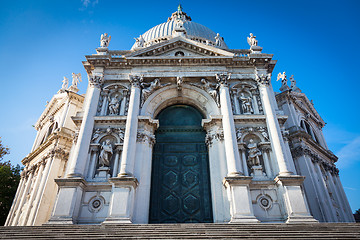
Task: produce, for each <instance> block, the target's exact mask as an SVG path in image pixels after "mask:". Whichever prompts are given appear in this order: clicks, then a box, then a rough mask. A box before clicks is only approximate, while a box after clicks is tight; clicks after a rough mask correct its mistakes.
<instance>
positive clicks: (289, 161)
mask: <svg viewBox="0 0 360 240" xmlns="http://www.w3.org/2000/svg"><path fill="white" fill-rule="evenodd" d="M110 40H111V37H110V36H109V35H108V34H106V33H105V34H103V35H102V36H101V41H100V47H99V48H97V49H96V54H92V55H88V56H86V61H84V62H83V65H84V67H85V69H86V72H87V75H88V76H87V77H88V88H87V91H86V94H84V95H80V94H78V93H77V92H78V91H79V90H78V88H77V85H78V83H79V81H80V80H81V75H80V74H73V79H72V84H71V86H70V87H69V80H68V79H67V78H64V80H63V85H62V87H61V89H60V90H59V91H58V93H57V94H55V95H54V97H53V98H52V99H51V101H50V102H49V103H48V105H47V106H46V108H45V110H44V112H43V113H42V115H41V116H40V118H39V120H38V121H37V123H36V125H35V128H36V130H37V136H36V139H35V141H34V145H33V147H32V150H31V152H30V154H29V155H28V156H26V157H25V158H24V159H23V160H22V163H23V164H24V165H25V168H24V171H23V172H22V173H21V181H20V184H19V187H18V190H17V193H16V196H15V199H14V201H13V205H12V208H11V210H10V213H9V215H8V218H7V221H6V225H7V226H24V225H27V226H37V225H42V224H107V223H256V222H273V223H274V222H278V223H281V222H285V223H314V222H353V221H354V219H353V216H352V212H351V209H350V206H349V203H348V200H347V198H346V195H345V193H344V190H343V187H342V185H341V182H340V179H339V175H338V174H339V171H338V169H337V168H336V166H335V162H336V161H337V157H336V156H335V155H334V154H333V153H332V152H331V151H330V150H329V149H328V147H327V145H326V141H325V139H324V136H323V133H322V128H323V127H324V125H325V123H324V121H323V119H322V118H321V117H320V115H319V114H318V112H317V111H316V109H315V108H314V106H313V104H312V102H311V101H309V99H308V98H307V97H306V95H305V94H304V93H303V92H302V91H301V90H300V89H299V88H298V87H297V86H296V81H295V79H294V77H293V76H291V77H290V78H289V80H290V86H289V85H288V78H287V76H286V73H285V72H283V73H279V74H275V75H277V79H278V80H281V81H282V87H281V89H280V91H281V92H280V93H277V92H274V90H273V88H272V84H271V76H272V71H273V69H274V67H275V64H276V60H273V55H272V54H266V53H263V52H262V47H260V46H258V40H257V39H256V36H254V35H253V34H250V36H249V37H247V41H248V43H249V46H250V48H249V49H229V48H228V47H227V45H226V43H225V41H224V39H223V38H222V37H221V35H220V34H218V33H215V32H213V31H212V30H210V29H209V28H207V27H205V26H203V25H201V24H198V23H196V22H193V21H192V20H191V18H190V17H189V16H188V15H187V14H186V13H185V12H183V10H182V8H181V7H180V6H179V8H178V10H177V11H176V12H174V13H173V14H172V15H171V16H170V17H169V18H168V20H167V21H166V22H164V23H161V24H159V25H157V26H155V27H153V28H151V29H149V30H148V31H147V32H145V33H144V34H142V35H140V36H139V37H138V38H137V39H136V42H135V43H134V45H133V47H132V48H131V49H130V50H110V49H109V48H108V46H109V43H110ZM244 40H245V37H244ZM273 79H274V77H273Z"/></svg>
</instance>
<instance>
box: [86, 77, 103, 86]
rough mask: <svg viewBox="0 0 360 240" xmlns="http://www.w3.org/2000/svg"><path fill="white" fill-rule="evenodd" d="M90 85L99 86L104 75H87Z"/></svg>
mask: <svg viewBox="0 0 360 240" xmlns="http://www.w3.org/2000/svg"><path fill="white" fill-rule="evenodd" d="M88 78H89V83H90V86H92V87H97V88H100V87H101V85H102V84H103V81H104V76H98V75H94V74H92V75H88Z"/></svg>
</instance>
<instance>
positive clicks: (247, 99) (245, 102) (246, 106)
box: [239, 93, 254, 114]
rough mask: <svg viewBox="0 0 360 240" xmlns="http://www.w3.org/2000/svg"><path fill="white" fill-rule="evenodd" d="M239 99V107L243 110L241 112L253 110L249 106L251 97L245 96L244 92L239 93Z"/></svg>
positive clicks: (251, 111)
mask: <svg viewBox="0 0 360 240" xmlns="http://www.w3.org/2000/svg"><path fill="white" fill-rule="evenodd" d="M239 98H240V100H241V108H242V111H243V114H251V113H253V112H254V110H253V108H252V106H251V98H250V97H246V96H245V95H244V93H241V94H240V97H239Z"/></svg>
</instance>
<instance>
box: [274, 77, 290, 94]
mask: <svg viewBox="0 0 360 240" xmlns="http://www.w3.org/2000/svg"><path fill="white" fill-rule="evenodd" d="M280 79H281V88H280V91H281V92H284V91H286V90H289V89H290V88H289V86H288V85H287V81H288V80H287V78H286V72H283V73H279V74H278V75H277V79H276V81H279V80H280Z"/></svg>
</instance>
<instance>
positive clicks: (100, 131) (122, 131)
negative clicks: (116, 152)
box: [91, 128, 125, 143]
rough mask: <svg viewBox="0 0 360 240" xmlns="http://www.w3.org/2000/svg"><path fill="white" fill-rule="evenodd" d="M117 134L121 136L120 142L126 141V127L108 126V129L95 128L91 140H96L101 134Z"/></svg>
mask: <svg viewBox="0 0 360 240" xmlns="http://www.w3.org/2000/svg"><path fill="white" fill-rule="evenodd" d="M114 134H117V135H118V136H119V140H120V141H119V143H122V142H124V135H125V129H124V128H106V129H101V128H97V129H95V130H94V132H93V135H92V138H91V142H93V143H94V142H96V141H97V140H98V139H99V138H100V137H101V135H108V136H110V135H114Z"/></svg>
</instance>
